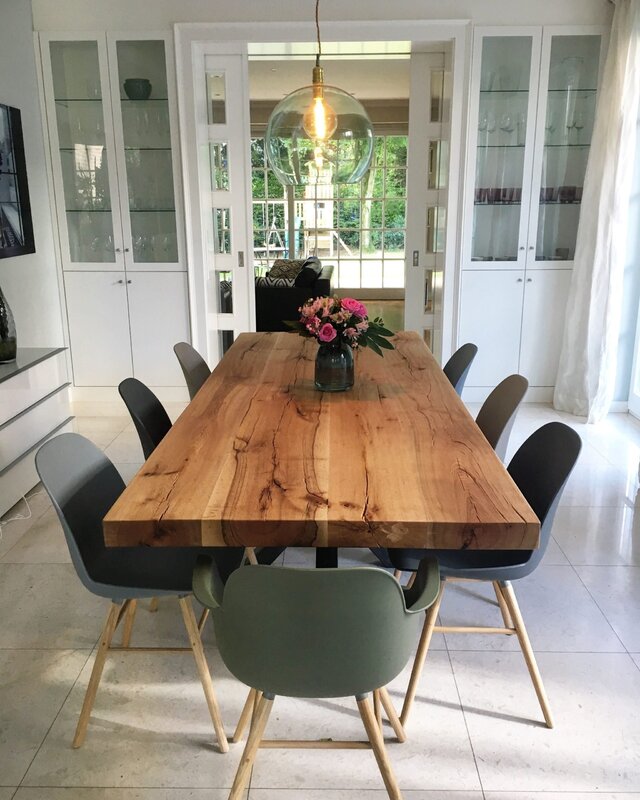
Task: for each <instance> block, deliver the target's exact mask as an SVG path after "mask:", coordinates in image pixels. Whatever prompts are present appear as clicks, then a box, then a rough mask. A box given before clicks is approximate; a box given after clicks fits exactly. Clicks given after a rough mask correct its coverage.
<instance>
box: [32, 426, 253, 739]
mask: <svg viewBox="0 0 640 800" xmlns="http://www.w3.org/2000/svg"><path fill="white" fill-rule="evenodd" d="M36 469H37V471H38V475H39V476H40V480H41V481H42V484H43V486H44V488H45V489H46V491H47V494H48V495H49V497H50V498H51V502H52V504H53V507H54V508H55V510H56V513H57V514H58V518H59V520H60V523H61V525H62V529H63V531H64V535H65V538H66V540H67V545H68V547H69V553H70V554H71V560H72V562H73V566H74V567H75V570H76V572H77V574H78V577H79V578H80V580H81V581H82V583H83V584H84V586H85V587H86V588H87V589H88V590H89V591H90V592H91V593H92V594H95V595H98V596H99V597H106V598H109V600H111V605H110V607H109V612H108V614H107V619H106V622H105V624H104V628H103V629H102V633H101V635H100V643H99V646H98V650H97V653H96V659H95V662H94V664H93V670H92V672H91V678H90V680H89V685H88V687H87V691H86V694H85V697H84V703H83V705H82V711H81V712H80V718H79V719H78V725H77V727H76V732H75V736H74V738H73V747H80V746H81V745H82V743H83V741H84V738H85V735H86V732H87V726H88V724H89V717H90V716H91V709H92V707H93V703H94V700H95V697H96V693H97V691H98V686H99V684H100V679H101V677H102V671H103V669H104V665H105V661H106V658H107V655H108V653H109V651H110V650H121V651H124V652H135V651H136V650H137V649H138V648H135V647H130V646H129V639H130V635H131V624H132V622H133V616H132V608H135V605H134V604H135V602H136V601H138V600H141V599H143V598H154V597H163V596H165V597H166V596H173V597H177V599H178V602H179V604H180V610H181V612H182V617H183V620H184V624H185V628H186V631H187V636H188V639H189V642H190V647H185V648H179V649H184V650H185V651H189V650H191V651H192V652H193V656H194V658H195V661H196V666H197V669H198V673H199V675H200V680H201V682H202V688H203V690H204V694H205V698H206V701H207V705H208V707H209V713H210V714H211V719H212V721H213V726H214V729H215V732H216V736H217V739H218V747H219V749H220V751H221V752H223V753H224V752H227V750H228V744H227V738H226V736H225V732H224V727H223V725H222V719H221V717H220V711H219V709H218V703H217V700H216V696H215V693H214V689H213V684H212V682H211V674H210V672H209V667H208V665H207V660H206V657H205V654H204V650H203V647H202V641H201V639H200V630H199V627H198V623H197V621H196V618H195V616H194V613H193V607H192V605H191V598H190V595H191V584H192V575H193V569H194V564H195V562H196V558H197V557H198V551H197V550H194V549H191V548H177V547H158V548H152V547H130V548H129V547H127V548H107V547H106V546H105V544H104V539H103V534H102V520H103V518H104V516H105V514H106V513H107V511H108V510H109V509H110V508H111V506H112V505H113V504H114V503H115V501H116V500H117V499H118V497H119V496H120V494H121V493H122V491H123V490H124V488H125V485H124V482H123V480H122V478H121V477H120V474H119V473H118V471H117V470H116V468H115V467H114V465H113V464H112V463H111V461H110V460H109V459H108V458H107V457H106V456H105V455H104V453H103V452H102V451H101V450H100V449H99V448H97V447H96V446H95V445H94V444H93V442H90V441H89V440H88V439H85V438H84V437H83V436H80V435H79V434H77V433H65V434H62V435H60V436H56V437H55V438H53V439H51V440H49V441H48V442H45V444H43V445H42V447H41V448H40V450H38V453H37V455H36ZM200 552H202V551H200ZM207 554H208V557H209V558H210V559H213V560H215V563H216V569H217V572H216V574H217V575H220V576H222V577H221V578H220V580H226V578H227V577H228V576H229V575H230V574H231V573H232V572H233V570H234V569H236V568H237V567H238V566H240V563H241V561H242V558H243V555H244V548H242V547H233V548H231V547H230V548H218V549H216V550H215V551H213V550H212V551H209V550H208V551H207ZM123 619H124V624H123V629H124V630H123V642H122V646H121V647H114V646H113V645H112V640H113V636H114V633H115V631H116V628H117V627H118V625H119V624H120V623H121V622H122V620H123ZM140 649H141V650H142V651H144V652H147V651H148V650H149V649H150V648H146V647H145V648H140ZM151 649H153V650H158V651H166V650H167V648H162V647H158V648H151ZM169 649H170V650H171V651H174V650H175V649H176V648H169Z"/></svg>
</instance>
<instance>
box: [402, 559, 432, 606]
mask: <svg viewBox="0 0 640 800" xmlns="http://www.w3.org/2000/svg"><path fill="white" fill-rule="evenodd" d="M403 593H404V602H405V606H406V609H407V612H408V613H409V614H417V613H419V612H421V611H425V610H426V609H427V608H429V606H432V605H433V604H434V603H435V601H436V598H437V597H438V594H439V593H440V567H439V566H438V562H437V560H436V559H435V558H423V559H422V560H421V561H420V565H419V566H418V571H417V572H416V578H415V580H414V582H413V586H412V587H411V588H410V589H403Z"/></svg>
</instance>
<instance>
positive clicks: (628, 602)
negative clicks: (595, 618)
mask: <svg viewBox="0 0 640 800" xmlns="http://www.w3.org/2000/svg"><path fill="white" fill-rule="evenodd" d="M576 571H577V573H578V575H579V576H580V578H581V580H582V581H583V582H584V584H585V586H586V587H587V589H588V590H589V591H590V592H591V594H592V595H593V597H594V599H595V601H596V603H597V604H598V605H599V606H600V608H601V609H602V612H603V613H604V615H605V617H606V618H607V620H608V621H609V623H610V624H611V626H612V628H613V629H614V631H615V632H616V633H617V635H618V636H619V637H620V639H621V640H622V643H623V644H624V646H625V647H626V648H627V650H629V651H631V652H634V653H636V652H640V614H639V613H638V609H639V608H640V567H576Z"/></svg>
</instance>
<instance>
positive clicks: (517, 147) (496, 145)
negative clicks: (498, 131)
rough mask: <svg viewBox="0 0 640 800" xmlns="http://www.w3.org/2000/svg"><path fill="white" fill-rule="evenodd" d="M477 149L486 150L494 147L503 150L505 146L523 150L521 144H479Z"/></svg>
mask: <svg viewBox="0 0 640 800" xmlns="http://www.w3.org/2000/svg"><path fill="white" fill-rule="evenodd" d="M477 147H478V150H486V149H487V148H496V149H500V150H504V149H505V148H512V149H514V150H524V145H523V144H479V145H477Z"/></svg>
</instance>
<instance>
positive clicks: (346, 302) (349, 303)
mask: <svg viewBox="0 0 640 800" xmlns="http://www.w3.org/2000/svg"><path fill="white" fill-rule="evenodd" d="M342 308H345V309H346V310H347V311H348V312H349V313H350V314H355V315H356V317H366V316H367V314H368V312H367V307H366V306H365V305H364V304H363V303H361V302H360V301H359V300H355V299H354V298H353V297H343V298H342Z"/></svg>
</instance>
